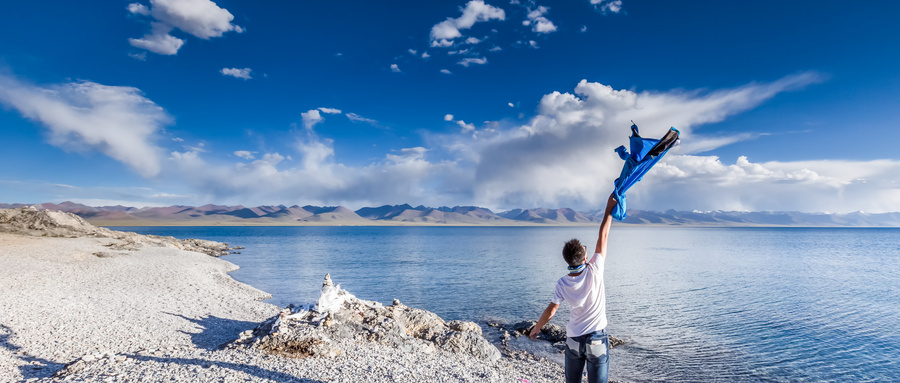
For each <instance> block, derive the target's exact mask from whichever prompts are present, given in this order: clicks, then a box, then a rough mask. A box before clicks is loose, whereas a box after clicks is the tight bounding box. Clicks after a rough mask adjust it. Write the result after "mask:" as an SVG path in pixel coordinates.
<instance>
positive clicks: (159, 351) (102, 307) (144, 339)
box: [0, 216, 562, 383]
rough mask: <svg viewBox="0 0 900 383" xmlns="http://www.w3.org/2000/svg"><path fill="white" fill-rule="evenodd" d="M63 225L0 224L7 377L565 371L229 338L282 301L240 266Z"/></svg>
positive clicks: (493, 376) (283, 377) (546, 376)
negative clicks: (307, 353)
mask: <svg viewBox="0 0 900 383" xmlns="http://www.w3.org/2000/svg"><path fill="white" fill-rule="evenodd" d="M72 217H74V216H72ZM0 218H4V217H0ZM63 218H66V217H63ZM82 222H83V221H82ZM7 223H8V222H6V221H4V220H3V219H0V224H2V225H0V229H6V231H9V227H4V226H3V225H7V226H8V224H7ZM68 223H71V222H68ZM75 224H76V226H77V224H78V222H75ZM32 226H34V225H32ZM89 226H90V225H88V226H85V227H89ZM85 227H81V228H80V229H84V228H85ZM27 229H29V230H32V231H33V230H35V229H34V227H28V228H27ZM53 229H54V230H57V231H52V230H51V232H52V234H51V236H47V237H44V236H34V232H32V233H31V234H32V235H27V234H14V233H2V231H4V230H0V289H2V290H3V291H4V294H0V381H3V382H5V381H29V382H30V381H42V382H43V381H46V382H58V381H173V380H174V381H254V382H271V381H278V382H282V381H288V382H322V381H384V380H393V381H399V382H418V381H422V380H423V379H424V380H427V381H466V382H481V381H503V382H506V381H508V382H517V381H519V379H520V378H521V379H527V381H530V382H534V383H537V382H545V381H547V382H549V381H555V380H558V379H557V378H558V377H560V376H562V367H561V366H559V365H558V364H556V363H553V362H551V361H548V360H545V359H542V358H538V357H535V356H533V355H531V354H528V353H525V352H515V351H509V350H507V352H506V353H505V356H504V357H503V358H501V359H499V360H493V361H491V360H482V359H479V358H475V357H472V356H470V355H465V354H460V353H455V352H449V351H444V350H437V351H435V352H431V353H403V352H398V350H397V349H395V348H392V347H389V346H386V345H384V344H380V343H377V342H368V341H363V342H358V341H353V340H348V339H336V340H334V341H333V345H335V347H339V348H340V349H341V350H342V353H340V355H337V356H333V357H320V356H313V357H307V358H289V357H284V356H278V355H270V354H268V353H266V352H263V351H261V350H256V349H253V348H235V347H224V348H223V346H224V345H226V344H233V342H234V341H235V340H237V339H239V336H240V334H241V333H242V332H245V331H247V330H252V329H254V328H255V327H257V326H258V325H260V324H261V323H262V322H264V321H265V320H267V319H271V318H272V317H273V315H276V314H277V313H278V312H279V311H281V308H280V307H278V306H275V305H272V304H269V303H265V302H262V301H261V300H262V299H265V298H268V297H269V295H268V294H267V293H265V292H263V291H261V290H258V289H256V288H254V287H252V286H250V285H247V284H244V283H241V282H238V281H236V280H235V279H234V278H232V277H231V276H230V275H229V274H228V273H230V272H231V271H234V270H236V269H237V266H236V265H234V264H233V263H231V262H228V261H226V260H223V259H219V258H216V257H214V256H210V255H207V254H201V253H198V252H193V251H185V250H181V249H178V248H173V246H170V245H171V244H163V243H160V242H141V241H138V242H137V243H138V244H139V246H136V247H135V246H131V247H128V248H121V245H122V244H123V242H125V240H123V239H120V238H108V237H102V236H90V235H87V236H86V235H84V233H83V231H80V232H79V233H81V234H79V235H75V234H77V233H74V232H72V233H69V234H70V235H67V234H66V232H65V230H63V229H65V226H64V225H63V226H57V227H55V228H53ZM59 230H62V231H59ZM103 230H106V229H103ZM76 231H78V230H76ZM45 235H46V233H45ZM298 303H303V302H298Z"/></svg>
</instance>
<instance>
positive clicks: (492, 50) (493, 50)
mask: <svg viewBox="0 0 900 383" xmlns="http://www.w3.org/2000/svg"><path fill="white" fill-rule="evenodd" d="M502 50H503V48H500V47H498V46H495V47H493V48H491V49H489V50H488V52H499V51H502Z"/></svg>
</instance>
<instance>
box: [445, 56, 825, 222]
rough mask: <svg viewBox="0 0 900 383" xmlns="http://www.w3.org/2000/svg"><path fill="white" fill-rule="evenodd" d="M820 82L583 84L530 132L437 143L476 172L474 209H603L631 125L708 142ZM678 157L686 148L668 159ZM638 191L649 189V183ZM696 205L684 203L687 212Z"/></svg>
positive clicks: (548, 98)
mask: <svg viewBox="0 0 900 383" xmlns="http://www.w3.org/2000/svg"><path fill="white" fill-rule="evenodd" d="M817 81H819V77H818V76H817V75H815V74H811V73H807V74H801V75H796V76H788V77H785V78H783V79H780V80H778V81H775V82H772V83H766V84H755V83H754V84H750V85H746V86H742V87H738V88H733V89H724V90H719V91H712V92H706V93H703V92H692V93H688V92H684V91H672V92H642V93H637V92H633V91H629V90H614V89H613V88H612V87H609V86H606V85H603V84H599V83H591V82H587V81H581V82H579V84H578V85H577V86H576V87H575V91H574V93H560V92H553V93H550V94H547V95H545V96H544V97H543V98H542V99H541V102H540V104H539V106H538V115H537V116H535V117H533V118H532V119H531V120H530V121H528V123H526V124H525V125H522V126H519V127H513V128H509V127H507V128H505V129H504V128H502V127H499V128H497V129H496V131H495V132H493V133H490V132H479V135H478V136H477V137H475V138H472V137H468V136H466V135H460V136H458V137H444V141H441V140H440V139H435V140H436V141H440V142H442V146H443V147H445V148H447V150H450V151H451V152H452V153H455V154H456V156H457V157H458V158H459V159H460V160H463V161H466V162H467V163H471V164H472V166H474V174H475V179H474V180H473V184H472V190H473V198H474V200H475V203H476V204H479V205H482V206H505V207H532V206H571V207H576V208H578V207H589V206H599V205H600V204H601V203H602V202H603V201H602V199H603V198H605V196H606V195H608V194H604V192H598V191H602V190H611V187H610V186H611V185H612V181H613V180H614V179H615V177H616V176H617V175H618V173H619V171H620V170H621V166H622V161H621V160H620V159H619V158H618V156H617V155H616V154H615V152H614V151H613V148H615V147H616V146H619V145H623V144H627V136H628V135H629V133H630V132H629V130H628V127H629V126H630V125H631V123H630V120H632V119H633V120H635V121H637V122H638V123H639V124H640V126H641V128H642V129H641V132H642V133H643V134H644V135H645V136H647V137H659V136H661V135H662V134H663V133H665V131H666V130H667V129H668V127H670V126H675V127H677V128H678V129H679V130H680V131H681V133H682V140H683V142H685V143H690V142H692V141H704V140H707V139H706V138H704V137H703V136H702V135H700V134H695V133H694V131H693V130H694V129H695V127H697V126H700V125H703V124H708V123H712V122H718V121H722V120H723V119H725V118H726V117H728V116H731V115H734V114H737V113H740V112H743V111H745V110H747V109H750V108H753V107H755V106H756V105H759V104H760V103H761V102H763V101H765V100H767V99H769V98H771V97H773V96H775V95H776V94H778V93H780V92H784V91H787V90H792V89H797V88H799V87H802V86H805V85H808V84H811V83H814V82H817ZM460 126H461V127H462V126H463V125H462V124H460ZM473 128H474V127H473ZM464 130H465V132H469V131H471V130H470V129H466V128H464ZM685 146H687V145H685ZM680 153H683V152H682V151H681V147H679V148H676V150H674V151H673V153H672V154H670V156H672V157H675V155H677V154H680ZM667 158H669V157H667ZM661 168H663V167H661ZM585 174H590V175H591V176H590V177H585V176H584V175H585ZM792 174H793V173H792ZM797 174H801V173H797ZM794 177H799V175H794ZM648 178H652V177H648ZM639 187H641V188H647V189H649V188H650V187H649V186H648V185H647V183H646V182H645V184H644V185H641V186H639ZM690 187H691V188H694V189H696V188H703V187H705V186H703V185H691V186H690ZM666 188H667V190H668V188H669V186H666ZM629 196H630V195H629ZM690 201H691V200H686V201H685V202H686V203H685V205H688V204H689V202H690ZM633 206H643V207H644V208H650V207H651V206H653V207H656V206H662V205H653V204H652V203H650V202H646V201H645V204H644V205H640V204H638V205H633ZM662 207H664V206H662ZM685 207H687V206H685ZM760 207H762V205H760Z"/></svg>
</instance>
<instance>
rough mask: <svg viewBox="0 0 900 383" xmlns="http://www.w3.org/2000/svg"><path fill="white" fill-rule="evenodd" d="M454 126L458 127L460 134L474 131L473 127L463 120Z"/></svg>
mask: <svg viewBox="0 0 900 383" xmlns="http://www.w3.org/2000/svg"><path fill="white" fill-rule="evenodd" d="M456 125H459V127H460V129H461V132H462V133H469V132H473V131H475V125H473V124H467V123H466V122H465V121H463V120H459V121H456Z"/></svg>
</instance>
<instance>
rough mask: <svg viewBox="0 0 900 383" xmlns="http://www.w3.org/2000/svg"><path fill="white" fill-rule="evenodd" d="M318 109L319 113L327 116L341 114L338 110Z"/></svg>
mask: <svg viewBox="0 0 900 383" xmlns="http://www.w3.org/2000/svg"><path fill="white" fill-rule="evenodd" d="M318 109H319V111H320V112H322V113H328V114H341V110H340V109H334V108H318Z"/></svg>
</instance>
